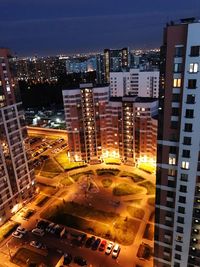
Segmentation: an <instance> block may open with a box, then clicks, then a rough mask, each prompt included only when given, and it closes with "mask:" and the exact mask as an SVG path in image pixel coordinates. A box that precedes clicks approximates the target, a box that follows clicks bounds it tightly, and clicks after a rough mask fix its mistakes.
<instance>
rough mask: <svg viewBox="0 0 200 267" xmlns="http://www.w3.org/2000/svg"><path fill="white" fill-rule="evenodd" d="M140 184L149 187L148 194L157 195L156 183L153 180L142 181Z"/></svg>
mask: <svg viewBox="0 0 200 267" xmlns="http://www.w3.org/2000/svg"><path fill="white" fill-rule="evenodd" d="M140 186H143V187H145V188H146V189H147V195H155V185H154V184H153V183H152V182H149V181H145V182H142V183H140Z"/></svg>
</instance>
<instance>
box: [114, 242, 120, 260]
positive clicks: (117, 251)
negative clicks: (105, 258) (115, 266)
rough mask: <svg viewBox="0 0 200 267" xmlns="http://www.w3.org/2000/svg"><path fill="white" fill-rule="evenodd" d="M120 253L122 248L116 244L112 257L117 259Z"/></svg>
mask: <svg viewBox="0 0 200 267" xmlns="http://www.w3.org/2000/svg"><path fill="white" fill-rule="evenodd" d="M119 252H120V246H119V245H118V244H115V246H114V248H113V252H112V257H113V258H117V257H118V255H119Z"/></svg>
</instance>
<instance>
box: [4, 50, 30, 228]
mask: <svg viewBox="0 0 200 267" xmlns="http://www.w3.org/2000/svg"><path fill="white" fill-rule="evenodd" d="M8 57H9V51H8V50H7V49H0V132H1V136H0V169H1V172H0V224H2V223H4V222H5V221H6V220H7V219H9V218H10V217H11V215H12V214H13V213H15V212H16V211H17V210H18V209H19V208H21V207H22V206H23V205H24V203H25V202H26V201H27V200H29V199H30V198H31V197H32V196H33V193H34V191H35V181H34V170H33V168H32V166H31V164H30V162H29V159H30V157H29V155H28V154H27V148H28V147H29V143H28V138H27V131H26V126H25V117H24V112H23V109H22V103H21V102H18V103H16V101H18V95H16V93H17V84H16V81H15V80H14V79H13V78H12V75H11V72H10V69H9V62H8Z"/></svg>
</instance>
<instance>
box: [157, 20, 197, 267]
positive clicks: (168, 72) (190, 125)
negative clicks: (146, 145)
mask: <svg viewBox="0 0 200 267" xmlns="http://www.w3.org/2000/svg"><path fill="white" fill-rule="evenodd" d="M161 56H162V58H161V63H162V65H161V86H162V88H161V92H160V98H161V100H160V107H159V109H160V118H159V127H158V147H157V151H158V153H157V185H156V213H155V214H156V218H155V247H154V249H155V251H154V252H155V253H154V255H155V259H154V266H155V267H172V266H173V267H195V266H196V267H197V266H200V245H199V244H200V109H199V105H200V91H199V90H198V88H199V86H200V75H199V70H200V22H199V21H195V19H193V18H192V19H184V20H181V22H180V23H173V22H172V23H171V24H170V25H167V27H166V28H165V30H164V42H163V46H162V48H161Z"/></svg>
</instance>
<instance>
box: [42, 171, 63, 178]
mask: <svg viewBox="0 0 200 267" xmlns="http://www.w3.org/2000/svg"><path fill="white" fill-rule="evenodd" d="M58 174H59V173H57V172H45V171H41V172H40V173H39V174H38V175H40V176H43V177H45V178H50V179H52V178H54V177H56V176H57V175H58Z"/></svg>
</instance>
